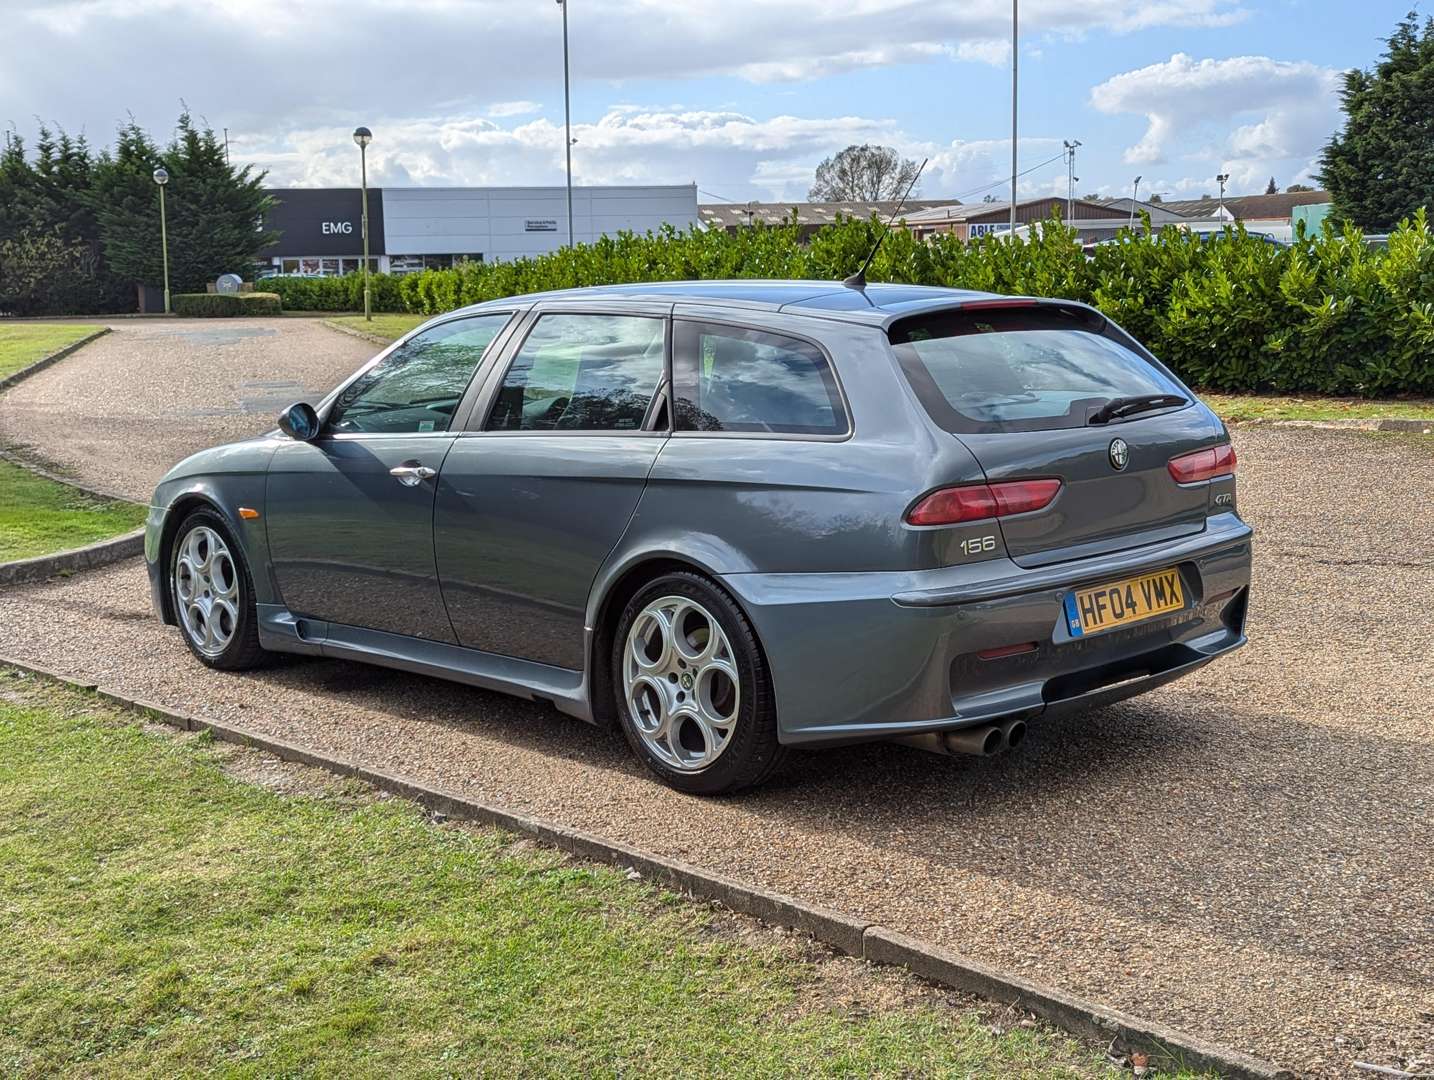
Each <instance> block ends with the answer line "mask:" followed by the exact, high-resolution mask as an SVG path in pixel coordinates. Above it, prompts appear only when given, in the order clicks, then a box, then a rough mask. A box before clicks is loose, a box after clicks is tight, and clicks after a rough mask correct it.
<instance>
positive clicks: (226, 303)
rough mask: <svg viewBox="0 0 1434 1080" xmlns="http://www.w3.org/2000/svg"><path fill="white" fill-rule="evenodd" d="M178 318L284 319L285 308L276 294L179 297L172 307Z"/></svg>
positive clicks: (175, 299) (174, 300) (199, 294)
mask: <svg viewBox="0 0 1434 1080" xmlns="http://www.w3.org/2000/svg"><path fill="white" fill-rule="evenodd" d="M170 306H171V307H172V308H173V309H174V313H175V314H176V315H183V316H185V317H187V318H192V319H206V318H230V317H233V316H236V315H282V314H283V313H284V305H283V304H282V303H281V302H280V300H279V297H278V295H277V294H276V293H271V292H251V293H178V294H176V295H175V296H174V297H173V298H172V301H171V305H170Z"/></svg>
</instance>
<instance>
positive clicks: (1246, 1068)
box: [0, 655, 1293, 1080]
mask: <svg viewBox="0 0 1434 1080" xmlns="http://www.w3.org/2000/svg"><path fill="white" fill-rule="evenodd" d="M0 666H8V667H12V668H16V669H18V670H21V671H27V672H29V673H31V674H33V675H39V676H41V677H43V678H47V679H50V680H52V681H54V682H58V683H61V684H63V685H66V686H69V687H73V688H75V689H78V690H84V691H89V692H92V693H95V694H96V695H98V696H99V697H100V698H103V699H104V700H106V701H109V702H112V703H113V704H115V705H118V706H120V707H122V708H125V709H130V710H134V711H137V712H139V713H141V714H142V715H145V716H148V717H149V718H151V719H154V720H158V721H161V722H163V723H166V724H170V725H171V726H174V727H177V728H181V729H183V730H185V731H209V732H211V733H212V734H213V736H214V737H215V738H218V739H223V740H224V741H225V742H231V743H235V744H237V745H240V746H247V747H250V748H252V749H257V750H263V751H267V752H268V753H271V754H274V755H275V756H276V757H279V758H282V759H283V760H285V761H294V762H298V763H300V764H303V765H310V766H313V767H315V768H320V769H324V770H326V771H328V772H331V773H334V774H336V775H338V776H346V777H354V778H356V779H359V780H362V781H364V782H366V783H368V784H371V785H372V786H374V787H376V788H378V789H379V790H382V791H387V792H389V793H390V794H393V795H398V796H401V797H403V798H406V799H410V800H412V801H413V802H416V803H418V804H419V805H420V806H423V807H425V808H426V809H428V810H430V811H432V812H434V813H437V814H442V815H444V816H446V817H449V818H454V819H461V820H467V821H474V822H478V823H480V824H485V825H493V826H497V827H499V828H503V829H507V830H509V831H510V832H514V833H518V834H520V835H523V836H528V837H531V838H532V839H535V840H538V841H540V842H542V843H546V844H549V845H551V846H553V847H556V848H559V849H560V850H563V851H566V852H568V853H569V854H572V855H574V856H577V857H578V858H582V859H586V860H589V861H592V862H598V863H606V864H608V865H614V866H618V867H623V868H630V869H633V870H635V871H637V873H639V874H640V875H642V876H643V877H644V878H648V879H649V880H653V881H658V882H662V883H665V884H668V885H671V886H673V887H675V888H677V889H680V890H682V891H685V892H687V893H690V894H691V895H692V896H694V897H698V898H701V899H704V900H711V901H716V902H718V903H720V904H722V905H724V906H725V907H727V908H729V909H731V910H732V911H736V912H739V913H741V914H744V915H750V916H753V917H755V918H758V919H761V920H763V921H764V922H767V923H771V924H773V925H776V926H783V927H787V928H790V929H794V930H798V931H802V932H805V933H809V934H811V935H812V937H813V938H815V939H817V940H818V941H821V942H822V943H824V944H826V945H828V946H830V947H831V948H833V949H836V950H838V951H840V952H843V953H846V954H848V955H850V956H855V957H858V958H861V959H864V960H867V961H869V962H871V963H882V964H894V965H897V966H900V967H903V968H906V969H907V970H908V971H911V972H912V973H913V974H915V975H918V976H920V977H921V978H924V979H927V980H928V981H930V982H933V983H937V984H940V985H944V986H949V987H952V988H954V989H957V990H962V991H965V992H968V993H972V994H975V995H977V996H979V997H982V998H985V999H987V1000H989V1001H995V1002H1001V1003H1004V1004H1007V1005H1012V1006H1015V1007H1017V1008H1020V1009H1024V1010H1025V1011H1027V1012H1030V1013H1032V1014H1034V1015H1035V1016H1038V1017H1040V1018H1041V1019H1043V1020H1046V1021H1047V1022H1048V1023H1051V1024H1053V1025H1055V1026H1056V1027H1059V1028H1062V1029H1063V1030H1065V1031H1068V1032H1071V1033H1072V1034H1074V1035H1077V1036H1080V1037H1082V1038H1087V1039H1097V1040H1101V1041H1107V1042H1108V1041H1110V1040H1112V1039H1118V1040H1120V1041H1121V1042H1123V1043H1124V1045H1125V1046H1126V1047H1127V1048H1128V1049H1131V1050H1142V1051H1144V1052H1146V1053H1148V1054H1149V1055H1150V1057H1151V1060H1152V1063H1153V1064H1156V1065H1161V1064H1166V1065H1172V1064H1173V1065H1176V1066H1179V1067H1183V1068H1189V1069H1197V1070H1205V1071H1212V1072H1216V1073H1219V1074H1220V1075H1222V1076H1228V1077H1235V1078H1239V1080H1289V1078H1290V1077H1292V1075H1293V1074H1291V1073H1290V1072H1288V1071H1287V1070H1284V1069H1279V1068H1276V1067H1275V1066H1274V1065H1271V1064H1270V1063H1268V1062H1266V1061H1262V1060H1261V1059H1259V1058H1256V1057H1253V1056H1251V1055H1249V1054H1245V1053H1241V1052H1240V1051H1237V1050H1231V1049H1228V1048H1226V1047H1222V1046H1218V1045H1216V1044H1214V1043H1210V1042H1207V1041H1205V1040H1203V1039H1198V1038H1196V1037H1195V1036H1192V1035H1189V1034H1187V1033H1185V1032H1182V1031H1178V1030H1176V1029H1174V1028H1170V1027H1166V1026H1165V1025H1163V1024H1157V1023H1155V1022H1153V1021H1149V1020H1144V1019H1141V1018H1139V1017H1135V1016H1131V1015H1129V1014H1127V1013H1123V1012H1119V1011H1117V1010H1115V1009H1108V1008H1105V1007H1104V1006H1101V1005H1097V1004H1095V1003H1093V1002H1089V1001H1086V1000H1084V999H1083V998H1079V997H1077V996H1075V995H1073V994H1067V993H1065V992H1064V991H1062V990H1058V989H1055V988H1053V987H1048V986H1044V985H1041V984H1039V983H1035V982H1032V981H1030V980H1028V979H1025V978H1022V977H1020V976H1016V975H1009V974H1006V973H1004V972H1001V971H998V970H996V969H995V968H991V967H988V966H986V965H984V964H981V963H979V962H977V961H974V960H971V959H968V958H966V957H963V956H960V955H958V954H956V953H953V952H950V951H949V950H946V949H943V948H941V947H939V946H936V945H933V944H931V943H930V942H926V941H921V940H919V939H917V938H912V937H908V936H906V935H904V934H900V933H897V932H895V931H892V930H887V929H885V928H884V927H881V926H877V925H875V924H872V923H869V922H866V921H863V920H860V919H854V918H851V917H850V916H847V915H843V914H841V913H840V912H836V911H831V910H829V909H826V908H822V907H819V906H816V905H812V904H807V903H804V902H802V901H800V900H796V899H793V898H792V897H788V896H783V895H781V894H778V893H773V892H768V891H767V890H764V889H760V888H756V887H753V886H750V885H745V884H743V883H741V882H738V881H735V880H733V879H731V878H728V877H725V876H723V875H720V874H714V873H710V872H708V871H706V870H703V869H701V868H699V867H696V866H692V865H691V864H689V863H684V862H680V861H678V860H676V859H668V858H664V857H663V856H660V855H656V854H653V853H651V852H646V851H641V850H639V849H637V848H631V847H628V846H627V845H625V844H621V843H617V842H614V841H610V840H604V839H602V838H601V837H598V836H594V835H592V834H590V833H585V832H582V831H580V830H578V829H571V828H568V827H567V826H564V825H558V824H556V823H554V822H550V821H545V820H543V819H541V818H536V817H532V816H529V815H526V814H520V813H516V812H514V811H511V810H506V809H503V808H502V807H497V806H490V805H488V804H486V803H482V802H478V801H477V800H475V799H471V798H468V797H467V796H464V795H459V794H456V793H454V792H450V791H445V790H443V789H441V788H436V787H432V786H429V785H426V784H423V783H421V782H419V781H417V780H414V779H411V778H409V777H405V776H400V775H398V774H394V773H387V772H383V771H380V770H378V769H371V768H368V767H367V766H364V765H360V764H359V763H357V762H355V761H350V760H348V759H346V758H342V757H339V756H337V755H332V754H324V753H320V752H318V751H314V750H310V749H307V748H306V747H302V746H299V745H297V744H295V743H290V742H287V741H285V740H283V739H277V738H274V737H272V736H268V735H260V734H258V733H256V732H252V731H248V730H246V729H245V728H243V727H240V726H238V725H234V724H228V723H222V722H220V721H216V720H211V719H209V718H207V717H199V716H193V715H190V714H188V713H182V712H176V711H175V710H173V709H169V708H166V707H165V706H162V705H156V704H155V703H153V702H149V701H144V700H142V699H139V698H134V697H130V696H128V695H126V694H123V693H120V692H119V691H116V690H112V689H108V688H105V687H100V686H97V685H96V684H95V683H92V682H85V681H83V680H81V679H74V678H71V677H70V676H68V675H63V674H61V673H59V672H56V671H52V670H50V669H48V668H43V667H40V666H38V665H35V664H31V663H29V662H27V661H24V660H18V659H15V658H13V657H8V656H4V655H0Z"/></svg>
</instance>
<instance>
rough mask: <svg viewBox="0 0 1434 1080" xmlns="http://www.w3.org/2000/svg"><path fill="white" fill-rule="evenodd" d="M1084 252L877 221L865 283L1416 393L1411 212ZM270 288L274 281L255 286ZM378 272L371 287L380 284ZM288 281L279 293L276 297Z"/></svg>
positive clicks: (1422, 367) (461, 282) (637, 265)
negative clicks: (1088, 323)
mask: <svg viewBox="0 0 1434 1080" xmlns="http://www.w3.org/2000/svg"><path fill="white" fill-rule="evenodd" d="M879 228H880V224H879V223H878V222H875V221H865V220H846V221H841V222H838V223H836V224H833V225H830V226H827V227H826V228H824V229H822V230H820V231H819V232H818V233H817V234H816V235H815V236H814V237H813V238H812V240H811V242H810V243H809V244H803V243H801V241H800V238H799V236H798V230H797V228H796V226H795V224H789V225H783V226H776V227H770V228H769V227H764V226H760V225H759V226H757V227H755V228H750V229H742V230H739V231H738V232H737V233H735V234H729V233H726V232H721V231H708V230H705V229H692V230H690V231H687V232H678V231H676V230H674V229H671V228H667V229H663V230H661V231H660V232H657V233H648V234H645V235H641V236H639V235H635V234H633V233H621V234H619V235H617V236H613V237H603V238H602V239H600V240H598V241H596V242H595V243H592V244H583V245H579V246H577V247H576V248H573V249H571V250H562V251H557V252H553V253H551V254H548V255H543V256H538V257H535V258H527V259H517V260H514V261H511V262H501V263H468V264H465V265H463V266H460V267H457V268H455V269H452V270H428V271H425V272H423V273H421V274H411V275H407V276H404V277H399V278H393V277H387V276H384V275H379V276H376V277H375V278H373V282H374V294H373V295H374V304H373V307H374V310H376V311H410V312H414V313H423V314H438V313H440V312H444V311H450V310H452V309H453V308H456V307H461V306H463V305H465V304H473V303H478V302H481V301H484V300H495V299H500V298H502V297H506V296H514V295H519V294H522V293H529V292H540V291H543V290H546V289H561V288H569V287H572V286H579V285H604V284H614V283H623V282H638V281H673V280H686V279H710V278H813V279H820V280H826V281H835V280H839V279H840V278H842V277H844V276H845V275H847V274H849V273H851V272H852V270H854V269H855V268H856V267H857V266H858V265H859V264H860V262H861V259H862V257H863V256H864V254H865V252H866V251H867V249H868V247H869V245H870V244H871V242H872V240H873V239H874V237H875V236H876V234H877V231H878V230H879ZM1122 241H1123V242H1121V243H1119V244H1109V245H1103V246H1101V247H1098V248H1096V249H1095V251H1094V255H1093V257H1092V258H1087V257H1086V255H1085V253H1084V252H1083V251H1082V249H1081V246H1080V244H1079V243H1078V242H1077V240H1076V237H1075V232H1074V230H1071V229H1067V228H1064V227H1062V226H1061V225H1060V223H1059V222H1058V221H1055V220H1052V221H1051V222H1048V223H1047V224H1046V225H1045V227H1044V228H1042V229H1040V230H1039V231H1038V235H1037V236H1035V237H1034V238H1032V239H1030V240H1017V241H1015V242H1010V241H1004V240H1001V239H999V238H996V237H984V238H982V239H980V240H977V241H974V242H972V243H969V244H966V243H962V242H960V241H958V240H957V239H955V238H954V237H952V236H949V235H938V236H936V237H934V238H933V239H932V240H930V241H925V242H923V241H918V240H916V239H915V238H913V237H912V236H911V234H910V233H908V232H907V231H906V230H904V229H900V228H898V229H895V230H893V231H892V233H891V235H890V236H889V237H888V238H887V240H886V243H885V245H884V246H883V247H882V250H881V251H880V253H879V254H878V255H877V257H876V259H875V260H874V261H873V263H872V266H871V269H870V270H869V271H868V273H867V277H868V279H869V280H871V281H898V282H909V283H913V284H920V285H945V286H953V287H957V288H967V289H982V290H987V291H990V292H996V293H1007V294H1017V295H1034V296H1055V297H1064V298H1066V299H1071V300H1080V301H1084V302H1086V303H1090V304H1094V305H1095V306H1096V307H1098V308H1100V310H1102V311H1104V312H1105V313H1106V314H1108V315H1109V316H1110V317H1111V318H1112V319H1114V320H1116V321H1117V322H1119V323H1120V324H1121V325H1123V326H1124V327H1126V329H1128V330H1129V331H1130V332H1131V333H1133V334H1134V335H1135V336H1136V337H1137V338H1139V339H1140V340H1141V341H1143V342H1144V343H1145V344H1146V345H1147V346H1149V347H1150V349H1151V351H1152V352H1154V353H1155V354H1156V355H1157V356H1159V357H1160V358H1161V359H1162V360H1164V361H1165V362H1166V363H1167V364H1169V365H1170V366H1171V367H1172V368H1174V369H1175V370H1176V371H1177V372H1178V373H1179V374H1180V375H1181V377H1182V378H1184V379H1185V380H1186V381H1187V382H1189V383H1191V384H1192V385H1195V386H1197V387H1201V388H1205V389H1214V390H1226V391H1241V392H1260V391H1278V392H1288V393H1322V394H1352V395H1364V396H1368V397H1376V396H1381V395H1390V394H1434V236H1431V233H1430V230H1429V227H1428V224H1427V222H1426V220H1425V216H1424V213H1423V212H1422V211H1421V212H1420V213H1419V215H1418V216H1417V217H1416V218H1414V219H1413V220H1411V221H1406V222H1403V223H1402V224H1401V225H1400V226H1399V228H1398V229H1397V230H1396V231H1395V232H1394V233H1393V234H1392V235H1391V236H1390V238H1389V243H1388V246H1387V247H1386V248H1371V247H1369V246H1367V245H1366V244H1365V243H1364V242H1363V240H1362V238H1361V237H1360V235H1359V233H1358V232H1357V231H1354V230H1352V229H1351V230H1348V231H1345V232H1337V231H1335V230H1333V229H1332V228H1329V227H1327V228H1326V229H1325V231H1324V232H1322V233H1320V234H1319V235H1318V236H1314V237H1311V238H1308V239H1305V238H1303V237H1302V238H1301V240H1300V241H1299V242H1298V243H1296V244H1294V245H1293V246H1291V247H1276V246H1274V245H1271V244H1268V243H1266V242H1264V241H1263V240H1261V239H1259V238H1255V237H1250V236H1247V235H1246V234H1245V232H1244V230H1243V228H1236V229H1231V230H1227V231H1226V232H1225V233H1224V234H1222V236H1220V237H1219V238H1217V239H1214V240H1209V239H1207V240H1204V241H1202V240H1201V239H1200V238H1199V237H1197V236H1194V235H1192V234H1190V233H1187V232H1183V231H1181V230H1178V229H1171V228H1167V229H1164V230H1162V231H1161V232H1160V233H1158V234H1156V233H1152V232H1150V230H1149V228H1148V225H1147V226H1146V228H1144V229H1137V230H1134V231H1131V232H1126V233H1123V234H1122ZM278 282H282V283H284V284H283V285H278V284H273V283H278ZM380 282H381V283H382V284H380ZM271 284H273V287H274V289H275V291H276V292H279V293H280V294H281V295H283V296H284V303H285V306H286V307H288V308H290V309H291V310H302V309H304V307H305V305H306V304H311V306H312V308H313V309H315V310H350V311H352V310H357V309H358V308H360V307H362V284H361V277H360V275H350V276H349V277H347V278H276V279H272V280H271V282H268V283H266V286H269V285H271ZM288 290H292V296H293V299H292V300H291V292H290V291H288Z"/></svg>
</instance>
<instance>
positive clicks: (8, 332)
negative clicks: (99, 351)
mask: <svg viewBox="0 0 1434 1080" xmlns="http://www.w3.org/2000/svg"><path fill="white" fill-rule="evenodd" d="M98 329H100V327H98V326H86V325H84V324H82V323H14V324H12V325H9V326H0V379H3V378H4V377H5V376H6V375H13V374H14V373H15V372H17V371H19V370H20V369H21V368H25V367H29V366H30V365H31V364H33V363H34V362H35V361H36V360H43V359H44V358H45V357H46V356H49V355H50V353H52V352H54V351H55V350H57V349H63V348H64V347H65V346H66V345H71V344H73V343H74V342H76V341H79V340H80V338H82V337H87V336H88V335H90V334H93V333H94V332H95V331H96V330H98Z"/></svg>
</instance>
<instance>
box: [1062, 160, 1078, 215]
mask: <svg viewBox="0 0 1434 1080" xmlns="http://www.w3.org/2000/svg"><path fill="white" fill-rule="evenodd" d="M1062 141H1063V142H1064V143H1065V148H1066V224H1067V225H1069V224H1070V223H1071V221H1072V220H1073V219H1074V218H1075V186H1076V180H1078V179H1079V177H1077V176H1076V174H1075V155H1076V147H1078V146H1080V144H1081V142H1080V140H1079V139H1064V140H1062Z"/></svg>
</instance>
